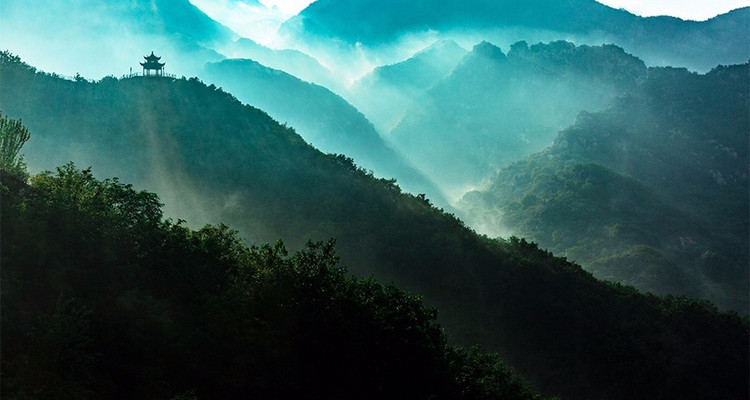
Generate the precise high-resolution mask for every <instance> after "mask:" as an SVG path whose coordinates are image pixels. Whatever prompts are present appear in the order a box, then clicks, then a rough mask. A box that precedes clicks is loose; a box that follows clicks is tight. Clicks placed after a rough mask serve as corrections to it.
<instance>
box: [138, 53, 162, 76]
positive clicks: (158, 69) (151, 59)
mask: <svg viewBox="0 0 750 400" xmlns="http://www.w3.org/2000/svg"><path fill="white" fill-rule="evenodd" d="M143 58H145V59H146V61H145V62H142V63H141V66H143V76H164V63H162V62H159V60H160V59H161V57H157V56H155V55H154V52H153V51H151V55H148V56H144V57H143ZM151 71H154V74H153V75H151Z"/></svg>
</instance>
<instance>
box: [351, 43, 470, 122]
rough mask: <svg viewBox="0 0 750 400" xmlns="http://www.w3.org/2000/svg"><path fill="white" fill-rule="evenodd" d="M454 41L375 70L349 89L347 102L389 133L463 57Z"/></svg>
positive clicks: (434, 45) (461, 51)
mask: <svg viewBox="0 0 750 400" xmlns="http://www.w3.org/2000/svg"><path fill="white" fill-rule="evenodd" d="M466 53H467V52H466V50H464V49H463V48H462V47H461V46H459V44H458V43H456V42H455V41H453V40H441V41H437V42H435V43H433V44H431V45H430V46H429V47H427V48H425V49H422V50H420V51H419V52H417V53H415V54H414V55H413V56H411V57H409V58H408V59H406V60H404V61H401V62H398V63H395V64H388V65H382V66H379V67H376V68H375V69H374V70H373V71H372V72H370V73H368V74H366V75H365V76H363V77H362V78H360V79H359V80H357V81H356V82H355V83H354V85H352V87H351V88H350V89H349V91H348V95H347V98H349V99H350V100H351V101H352V102H354V104H355V105H356V106H357V108H358V109H360V110H362V112H364V113H365V115H367V116H368V118H369V119H370V120H371V121H373V123H374V124H375V125H376V126H377V127H378V129H379V130H380V131H381V132H390V131H391V130H392V129H393V127H394V126H396V125H397V124H398V122H399V121H400V120H401V119H402V118H404V116H405V115H406V113H408V112H409V111H410V110H411V109H413V108H415V107H417V106H418V104H419V103H420V102H421V101H422V99H421V96H422V94H424V92H425V91H426V90H427V89H429V88H430V87H432V86H433V85H434V84H436V83H437V82H439V81H440V80H442V79H443V78H445V77H446V76H447V75H448V74H449V73H450V72H451V71H452V70H453V68H455V66H456V65H457V64H458V62H459V61H460V60H461V58H463V57H464V56H465V55H466Z"/></svg>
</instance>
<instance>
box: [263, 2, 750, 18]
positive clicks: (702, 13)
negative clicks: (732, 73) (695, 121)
mask: <svg viewBox="0 0 750 400" xmlns="http://www.w3.org/2000/svg"><path fill="white" fill-rule="evenodd" d="M259 1H260V2H261V3H263V4H264V5H266V6H268V7H272V6H274V5H275V6H277V7H278V8H279V10H280V11H282V12H283V13H284V14H287V15H293V14H297V13H298V12H300V11H301V10H302V9H303V8H305V7H306V6H307V5H308V4H310V3H311V2H312V1H311V0H259ZM597 1H599V2H600V3H603V4H606V5H608V6H610V7H615V8H624V9H626V10H628V11H630V12H632V13H633V14H638V15H643V16H651V15H672V16H675V17H680V18H682V19H694V20H705V19H708V18H711V17H714V16H716V15H718V14H723V13H725V12H727V11H730V10H734V9H735V8H740V7H745V6H750V0H597Z"/></svg>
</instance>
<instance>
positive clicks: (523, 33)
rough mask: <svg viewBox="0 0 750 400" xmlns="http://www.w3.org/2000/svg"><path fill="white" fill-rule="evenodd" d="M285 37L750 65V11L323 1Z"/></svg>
mask: <svg viewBox="0 0 750 400" xmlns="http://www.w3.org/2000/svg"><path fill="white" fill-rule="evenodd" d="M281 31H282V33H283V34H285V35H289V36H292V37H295V38H298V39H299V40H302V41H305V40H307V41H312V40H326V39H335V40H338V41H343V42H345V43H349V44H355V43H361V44H363V45H366V46H370V47H377V46H379V45H382V44H387V43H393V42H395V41H397V40H399V39H400V38H403V37H408V36H409V35H417V34H421V33H425V32H435V31H436V32H439V33H444V34H447V35H449V34H452V33H453V34H463V33H473V34H480V35H485V36H484V37H485V39H487V40H494V41H498V38H499V37H504V38H506V40H505V41H503V42H502V43H501V44H504V45H505V44H510V43H513V42H516V41H519V40H544V41H549V40H559V39H560V38H571V39H573V40H574V41H575V42H576V43H579V44H593V45H598V44H602V43H612V42H614V43H616V44H618V45H619V46H621V47H623V48H625V49H626V51H628V52H630V53H633V54H636V55H637V56H639V57H640V58H642V59H644V60H645V61H646V62H647V63H648V64H652V65H654V64H656V65H680V66H686V67H689V68H695V69H698V70H708V69H710V68H712V67H714V66H716V65H717V64H720V63H724V64H726V63H740V62H745V61H747V59H748V58H750V49H748V47H747V45H746V44H747V42H748V39H750V33H748V32H750V8H749V7H746V8H742V9H739V10H735V11H733V12H730V13H728V14H725V15H721V16H718V17H715V18H712V19H710V20H708V21H704V22H695V21H683V20H680V19H677V18H671V17H649V18H642V17H638V16H635V15H633V14H630V13H628V12H626V11H624V10H617V9H613V8H610V7H608V6H605V5H603V4H600V3H598V2H596V1H594V0H564V1H552V0H532V1H525V2H518V1H515V0H501V1H490V0H469V1H463V2H455V1H451V0H437V1H425V0H422V1H412V2H409V3H408V4H404V3H403V2H399V1H396V0H385V1H374V0H364V1H357V2H347V1H342V0H319V1H316V2H314V3H312V4H310V6H308V7H307V8H306V9H304V10H303V11H302V12H300V13H299V15H298V16H296V17H294V18H292V19H290V20H289V21H287V22H286V23H285V24H284V25H283V26H282V30H281ZM488 35H490V36H488ZM493 36H494V38H493ZM316 38H317V39H316Z"/></svg>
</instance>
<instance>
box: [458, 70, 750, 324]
mask: <svg viewBox="0 0 750 400" xmlns="http://www.w3.org/2000/svg"><path fill="white" fill-rule="evenodd" d="M748 76H749V72H748V64H744V65H736V66H729V67H718V68H716V69H714V70H713V71H711V72H710V73H708V74H705V75H698V74H694V73H690V72H688V71H686V70H684V69H673V68H656V69H651V70H649V77H648V79H647V80H646V81H645V82H644V83H643V84H642V85H640V86H639V87H638V89H637V90H635V91H634V92H633V93H631V94H630V95H628V96H625V97H623V98H621V99H619V100H618V101H617V104H616V105H615V106H613V107H612V108H610V109H608V110H606V111H602V112H598V113H582V114H581V115H580V116H579V117H578V120H577V122H576V123H575V124H574V125H572V126H571V127H569V128H567V129H565V130H563V131H562V132H561V133H560V135H559V137H558V138H557V139H556V140H555V143H554V145H553V146H551V147H550V148H549V149H547V150H545V151H543V152H541V153H539V154H536V155H534V156H532V157H529V158H527V159H526V160H524V161H522V162H519V163H516V164H514V165H511V166H509V167H507V168H505V169H503V170H502V171H500V172H499V173H498V174H497V175H496V176H495V177H494V178H493V180H492V183H491V184H490V185H488V186H487V187H486V188H484V189H482V190H480V191H477V192H474V193H470V194H469V195H467V196H466V197H465V198H464V200H463V202H462V205H461V207H462V208H464V209H465V210H467V211H468V210H471V211H469V212H468V213H469V214H471V215H473V216H474V217H475V218H476V220H477V221H482V223H484V224H487V225H486V226H484V228H485V229H486V230H488V231H492V230H494V231H496V232H508V231H510V232H514V233H516V234H519V235H524V236H526V237H529V238H533V239H534V240H538V241H539V242H540V244H541V245H543V246H544V247H546V248H549V249H551V250H553V251H554V252H556V253H559V254H565V255H567V256H568V257H569V258H572V259H575V260H577V261H579V262H581V263H582V264H583V265H584V266H586V267H587V268H589V269H590V270H591V271H593V272H594V274H595V275H597V276H599V277H602V278H607V279H614V280H617V281H622V282H627V283H630V284H633V285H635V286H636V287H639V288H641V289H644V290H650V291H654V292H656V293H683V294H689V295H693V296H700V297H704V298H708V299H711V300H712V301H714V302H715V303H717V304H719V305H721V307H722V308H731V309H735V310H738V311H740V312H744V311H746V310H747V308H748V287H747V282H748V253H749V252H748V242H747V238H748V236H749V235H750V229H748V220H750V215H748V208H747V205H748V204H749V202H750V199H749V198H748V193H749V192H750V185H749V184H748V182H749V180H750V178H749V173H750V160H748V146H749V143H748V132H750V120H749V118H750V117H749V116H748V113H747V110H748V109H749V108H750V104H749V103H748V93H749V92H750V79H748ZM493 225H494V226H493Z"/></svg>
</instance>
